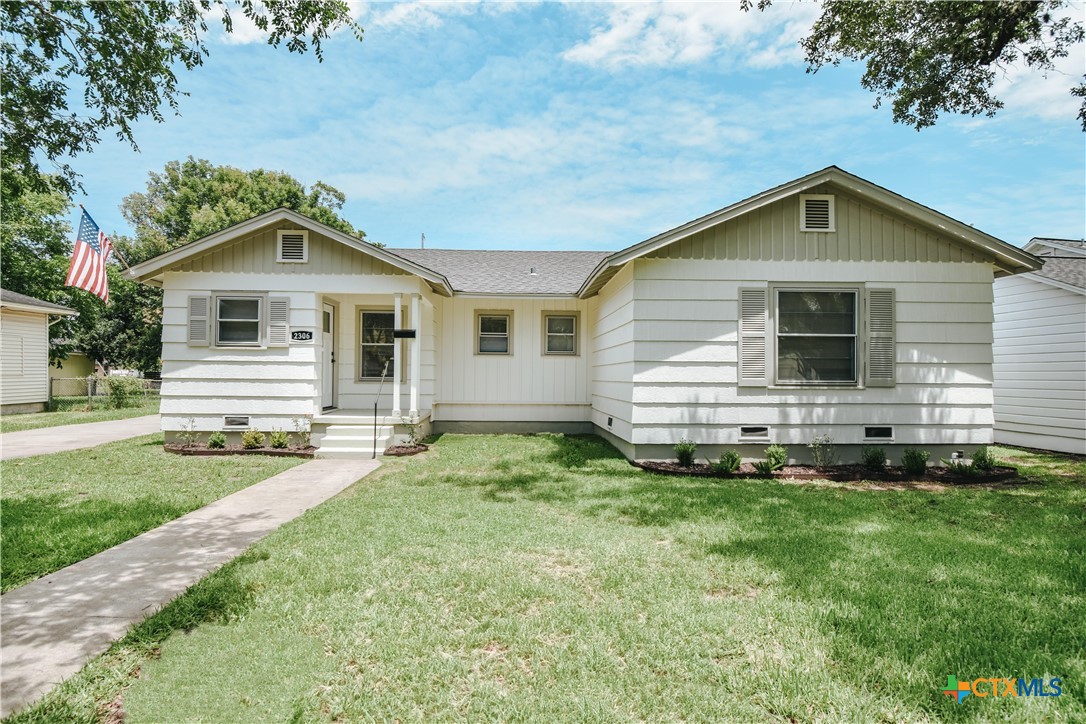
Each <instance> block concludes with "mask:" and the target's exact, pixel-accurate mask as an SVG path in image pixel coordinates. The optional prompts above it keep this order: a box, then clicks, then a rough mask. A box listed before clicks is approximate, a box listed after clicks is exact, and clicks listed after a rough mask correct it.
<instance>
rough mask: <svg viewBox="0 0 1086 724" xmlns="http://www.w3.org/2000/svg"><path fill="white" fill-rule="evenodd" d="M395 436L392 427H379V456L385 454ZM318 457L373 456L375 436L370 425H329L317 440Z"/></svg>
mask: <svg viewBox="0 0 1086 724" xmlns="http://www.w3.org/2000/svg"><path fill="white" fill-rule="evenodd" d="M393 434H394V431H393V428H392V426H391V425H380V426H378V427H377V445H376V447H377V454H378V455H381V454H383V453H384V451H385V448H386V447H388V446H389V443H390V441H391V440H392V436H393ZM317 445H318V448H317V455H318V456H320V457H324V458H369V457H372V456H373V449H374V436H373V427H372V422H371V424H370V425H343V424H335V425H328V427H327V428H326V430H325V433H324V434H323V435H321V437H320V438H319V439H318V440H317Z"/></svg>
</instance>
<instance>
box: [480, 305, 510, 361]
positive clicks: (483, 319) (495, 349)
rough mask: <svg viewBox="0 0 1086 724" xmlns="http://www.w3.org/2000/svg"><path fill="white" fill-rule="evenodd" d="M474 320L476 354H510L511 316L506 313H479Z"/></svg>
mask: <svg viewBox="0 0 1086 724" xmlns="http://www.w3.org/2000/svg"><path fill="white" fill-rule="evenodd" d="M476 319H477V320H478V321H477V322H476V325H475V327H476V329H477V330H478V343H477V344H476V347H475V351H476V352H477V353H478V354H510V352H511V350H512V345H511V344H510V343H509V342H510V334H509V328H510V326H512V325H511V322H512V319H513V315H512V314H510V313H508V312H502V313H491V312H480V313H479V314H478V315H477V316H476Z"/></svg>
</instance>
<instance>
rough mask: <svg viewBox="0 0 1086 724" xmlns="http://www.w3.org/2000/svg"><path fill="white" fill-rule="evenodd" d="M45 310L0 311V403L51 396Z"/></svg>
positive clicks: (23, 401) (22, 402) (16, 402)
mask: <svg viewBox="0 0 1086 724" xmlns="http://www.w3.org/2000/svg"><path fill="white" fill-rule="evenodd" d="M47 320H48V316H47V315H45V314H32V313H27V312H17V311H12V310H8V309H5V310H3V311H2V312H0V404H3V405H16V404H27V403H34V402H45V401H46V400H48V399H49V325H48V321H47Z"/></svg>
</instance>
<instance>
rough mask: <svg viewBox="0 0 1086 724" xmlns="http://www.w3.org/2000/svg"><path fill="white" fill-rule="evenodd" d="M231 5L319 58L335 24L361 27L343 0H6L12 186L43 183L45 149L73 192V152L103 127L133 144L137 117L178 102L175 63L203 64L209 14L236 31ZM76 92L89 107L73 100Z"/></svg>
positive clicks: (270, 34)
mask: <svg viewBox="0 0 1086 724" xmlns="http://www.w3.org/2000/svg"><path fill="white" fill-rule="evenodd" d="M231 6H232V7H234V8H235V9H237V8H240V9H241V12H242V14H243V15H244V16H245V17H246V18H248V19H249V20H251V21H252V22H253V23H254V24H255V25H256V26H257V27H258V28H260V29H261V30H263V31H265V32H266V33H267V40H268V43H269V44H270V45H272V46H274V47H278V46H279V44H280V43H282V42H286V46H287V49H288V50H290V51H291V52H296V53H305V52H307V51H308V50H309V48H312V49H313V52H314V54H315V55H316V56H317V59H318V60H322V59H323V54H322V47H321V44H322V41H324V40H326V39H327V38H328V37H329V36H330V35H331V33H332V32H334V31H335V30H337V29H338V28H341V27H345V28H348V29H350V30H351V31H352V32H353V33H354V35H355V36H356V37H357V38H359V39H361V37H362V29H361V28H360V27H359V26H358V25H357V23H355V22H354V21H353V20H352V19H351V15H350V8H349V7H348V5H347V3H346V2H343V1H342V0H293V1H292V2H279V1H276V2H271V1H269V2H264V3H261V2H258V1H257V0H184V1H182V2H176V1H172V0H163V1H151V2H101V1H94V0H31V1H26V2H15V1H8V2H3V3H0V29H2V31H3V33H2V36H0V87H2V95H3V106H2V109H0V128H2V130H3V148H2V151H3V155H4V166H5V168H6V169H10V170H12V171H14V172H16V173H15V174H14V176H13V179H12V180H11V181H10V182H9V184H8V185H9V186H11V187H12V190H15V191H18V190H19V189H18V188H16V187H15V186H14V184H15V183H16V181H17V182H19V183H21V184H30V187H31V188H33V189H35V190H39V191H41V190H44V188H45V186H46V181H45V177H44V175H43V174H42V173H41V170H40V168H39V165H38V164H39V160H40V159H41V158H44V159H45V160H46V161H47V162H49V163H50V164H52V165H53V166H55V173H56V175H57V177H58V178H57V181H55V182H54V184H55V186H56V188H58V189H59V190H60V191H63V192H65V193H68V194H70V193H71V192H72V191H73V190H74V189H75V188H77V187H78V185H79V184H78V174H77V173H76V172H75V170H74V169H73V168H72V167H71V165H70V164H69V163H68V159H70V158H72V157H74V156H76V155H77V154H79V153H82V152H85V151H90V150H92V149H93V148H94V146H95V145H96V144H97V143H98V141H99V140H100V134H101V133H102V132H103V131H106V130H113V131H114V132H115V133H116V134H117V137H118V138H120V139H121V140H123V141H127V142H128V143H131V144H132V146H133V148H137V147H136V142H135V138H134V136H133V129H132V125H133V124H134V123H135V122H136V121H138V120H140V119H142V118H146V117H150V118H154V119H155V120H156V121H159V122H161V121H162V120H163V119H164V117H163V110H164V107H166V106H168V107H169V108H171V109H172V110H173V111H174V112H177V110H178V108H179V104H178V100H179V98H180V97H181V96H183V95H185V93H184V92H183V91H182V90H181V89H180V88H179V87H178V79H177V76H176V75H175V72H174V71H175V69H177V68H184V69H185V70H193V69H194V68H196V67H197V66H199V65H202V64H203V62H204V58H205V57H207V55H208V48H207V44H206V35H207V21H208V17H209V16H214V15H216V14H220V15H221V18H222V25H223V28H224V29H225V30H226V32H231V31H232V30H233V20H232V18H231V15H230V8H231ZM77 96H81V97H82V99H83V106H85V109H84V108H79V107H77V108H75V109H73V108H71V107H70V106H69V102H70V99H71V98H73V97H77Z"/></svg>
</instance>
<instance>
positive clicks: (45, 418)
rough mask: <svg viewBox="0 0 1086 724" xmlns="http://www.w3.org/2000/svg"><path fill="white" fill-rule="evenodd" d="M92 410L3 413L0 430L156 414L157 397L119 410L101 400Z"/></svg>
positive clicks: (32, 428)
mask: <svg viewBox="0 0 1086 724" xmlns="http://www.w3.org/2000/svg"><path fill="white" fill-rule="evenodd" d="M96 404H99V405H101V407H95V409H93V410H65V411H61V412H31V413H27V414H25V415H4V416H2V417H0V432H18V431H20V430H38V429H40V428H43V427H56V426H57V425H75V424H77V423H80V422H102V421H104V420H124V419H127V418H129V417H142V416H143V415H157V414H158V397H149V398H148V399H147V401H146V402H144V403H143V404H141V405H139V406H138V407H124V408H121V409H119V410H114V409H111V408H109V407H108V406H107V405H108V402H107V401H106V400H104V399H103V400H102V401H100V402H98V403H96Z"/></svg>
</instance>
